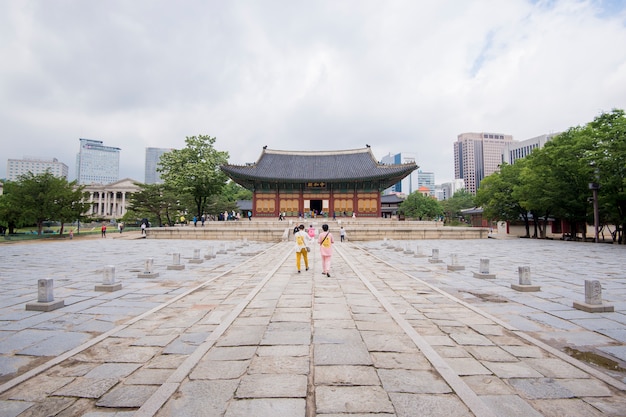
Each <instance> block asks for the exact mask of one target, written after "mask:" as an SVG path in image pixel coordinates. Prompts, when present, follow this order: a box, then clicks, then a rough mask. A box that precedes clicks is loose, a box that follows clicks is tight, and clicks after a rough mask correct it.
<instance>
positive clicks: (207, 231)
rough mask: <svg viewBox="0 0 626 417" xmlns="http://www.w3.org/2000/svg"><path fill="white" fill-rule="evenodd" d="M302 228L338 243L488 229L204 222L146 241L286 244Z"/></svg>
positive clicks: (151, 233) (392, 223) (386, 222)
mask: <svg viewBox="0 0 626 417" xmlns="http://www.w3.org/2000/svg"><path fill="white" fill-rule="evenodd" d="M299 224H304V226H305V228H307V229H308V227H309V226H310V225H313V227H315V228H316V229H318V231H319V230H321V227H322V224H328V226H329V228H330V231H331V232H332V233H333V234H334V235H335V238H336V239H339V229H340V227H343V228H344V230H345V231H346V239H348V240H352V241H370V240H383V239H385V238H386V239H392V240H422V239H486V238H487V237H488V234H489V229H487V228H483V227H449V226H444V225H443V222H433V221H398V220H395V219H366V218H363V219H358V218H357V219H354V218H346V219H343V218H342V219H337V220H332V219H325V218H313V219H310V218H309V219H295V218H293V219H287V220H284V221H280V220H278V219H275V220H274V219H272V220H268V219H254V218H253V219H252V221H249V220H247V219H246V220H239V221H222V222H216V221H211V222H206V223H205V224H204V226H200V224H198V225H197V226H195V227H194V226H193V225H187V226H175V227H159V228H150V229H148V230H147V237H148V238H149V239H198V240H242V239H247V240H250V241H260V242H280V241H284V240H290V239H291V238H292V236H293V228H294V227H295V226H297V225H299Z"/></svg>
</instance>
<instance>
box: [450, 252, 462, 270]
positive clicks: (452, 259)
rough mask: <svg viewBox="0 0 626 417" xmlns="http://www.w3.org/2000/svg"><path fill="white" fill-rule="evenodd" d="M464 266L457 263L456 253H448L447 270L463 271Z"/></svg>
mask: <svg viewBox="0 0 626 417" xmlns="http://www.w3.org/2000/svg"><path fill="white" fill-rule="evenodd" d="M464 269H465V267H464V266H463V265H460V264H459V257H458V255H457V254H456V253H453V254H451V255H450V264H449V265H448V271H463V270H464Z"/></svg>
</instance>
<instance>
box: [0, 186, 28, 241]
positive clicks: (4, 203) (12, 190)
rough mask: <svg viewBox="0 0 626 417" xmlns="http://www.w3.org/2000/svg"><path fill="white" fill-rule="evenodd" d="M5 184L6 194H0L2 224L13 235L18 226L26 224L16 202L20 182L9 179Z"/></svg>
mask: <svg viewBox="0 0 626 417" xmlns="http://www.w3.org/2000/svg"><path fill="white" fill-rule="evenodd" d="M3 185H4V194H2V195H0V225H2V226H3V227H5V228H6V229H7V230H8V232H9V234H10V235H12V234H14V233H15V229H16V228H17V227H20V226H22V225H23V224H24V221H23V220H24V216H23V213H22V210H21V209H20V208H19V207H18V205H17V203H16V201H17V200H16V195H17V193H18V192H19V184H18V183H17V182H14V181H7V182H5V183H4V184H3Z"/></svg>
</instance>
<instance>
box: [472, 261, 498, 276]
mask: <svg viewBox="0 0 626 417" xmlns="http://www.w3.org/2000/svg"><path fill="white" fill-rule="evenodd" d="M495 277H496V274H490V273H489V259H487V258H481V259H480V266H479V268H478V272H474V278H482V279H494V278H495Z"/></svg>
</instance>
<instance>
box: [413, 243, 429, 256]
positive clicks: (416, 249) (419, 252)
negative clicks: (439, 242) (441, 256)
mask: <svg viewBox="0 0 626 417" xmlns="http://www.w3.org/2000/svg"><path fill="white" fill-rule="evenodd" d="M415 257H416V258H426V257H428V255H426V254H423V253H422V249H421V248H420V246H419V245H417V246H416V247H415Z"/></svg>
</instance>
